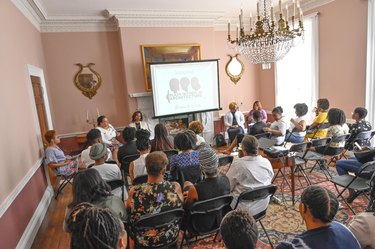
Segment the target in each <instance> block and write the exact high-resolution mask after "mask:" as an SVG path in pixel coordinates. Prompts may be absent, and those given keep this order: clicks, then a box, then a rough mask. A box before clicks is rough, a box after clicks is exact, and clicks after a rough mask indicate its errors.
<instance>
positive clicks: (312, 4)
mask: <svg viewBox="0 0 375 249" xmlns="http://www.w3.org/2000/svg"><path fill="white" fill-rule="evenodd" d="M11 1H12V3H13V4H14V5H15V6H16V7H17V8H18V9H19V10H20V11H21V13H22V14H23V15H24V16H25V17H26V18H27V19H28V20H29V21H30V22H31V23H32V24H33V25H34V26H35V27H36V29H37V30H39V31H40V32H106V31H116V30H118V28H119V27H211V28H214V30H215V31H225V30H226V29H227V22H228V19H231V20H236V19H237V18H238V17H237V16H234V17H233V16H231V17H228V16H224V15H225V11H181V10H123V9H106V10H103V15H102V16H72V15H60V16H51V15H48V12H47V10H46V8H45V7H44V5H43V4H42V3H43V1H41V0H11ZM334 1H335V0H301V7H302V9H303V11H304V12H306V11H309V10H312V9H315V8H317V7H320V6H322V5H325V4H328V3H331V2H334Z"/></svg>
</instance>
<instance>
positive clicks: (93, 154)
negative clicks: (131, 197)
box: [90, 143, 128, 199]
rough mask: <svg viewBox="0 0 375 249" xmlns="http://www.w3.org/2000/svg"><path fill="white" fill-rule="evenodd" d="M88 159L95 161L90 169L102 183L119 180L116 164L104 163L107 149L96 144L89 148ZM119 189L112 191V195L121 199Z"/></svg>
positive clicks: (119, 175)
mask: <svg viewBox="0 0 375 249" xmlns="http://www.w3.org/2000/svg"><path fill="white" fill-rule="evenodd" d="M90 158H91V159H92V160H95V165H94V166H93V167H92V168H93V169H96V170H97V171H98V172H99V174H100V176H101V177H102V178H103V180H104V181H106V182H108V181H113V180H121V179H122V177H121V171H120V168H119V166H118V165H117V164H111V163H105V161H106V160H107V158H108V153H107V147H106V146H105V145H104V144H102V143H97V144H94V145H93V146H91V149H90ZM124 191H125V192H124V199H127V198H128V194H127V193H126V190H124ZM121 193H122V191H121V188H116V189H114V190H112V194H114V195H116V196H119V197H121Z"/></svg>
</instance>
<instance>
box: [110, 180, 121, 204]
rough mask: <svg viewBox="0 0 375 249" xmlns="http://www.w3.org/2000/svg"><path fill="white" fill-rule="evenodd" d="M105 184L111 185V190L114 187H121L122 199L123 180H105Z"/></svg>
mask: <svg viewBox="0 0 375 249" xmlns="http://www.w3.org/2000/svg"><path fill="white" fill-rule="evenodd" d="M107 184H108V185H109V186H110V187H111V189H112V190H114V189H116V188H121V199H122V200H124V184H125V183H124V181H123V180H112V181H107Z"/></svg>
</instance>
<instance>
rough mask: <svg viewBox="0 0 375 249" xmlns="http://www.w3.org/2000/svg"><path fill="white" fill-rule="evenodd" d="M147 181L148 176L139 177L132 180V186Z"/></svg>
mask: <svg viewBox="0 0 375 249" xmlns="http://www.w3.org/2000/svg"><path fill="white" fill-rule="evenodd" d="M147 180H148V175H140V176H137V177H135V178H134V179H133V182H132V185H133V186H134V185H140V184H142V183H146V182H147Z"/></svg>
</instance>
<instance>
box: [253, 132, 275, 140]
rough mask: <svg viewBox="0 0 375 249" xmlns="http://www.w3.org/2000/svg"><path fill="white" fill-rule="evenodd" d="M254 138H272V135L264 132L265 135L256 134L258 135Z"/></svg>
mask: <svg viewBox="0 0 375 249" xmlns="http://www.w3.org/2000/svg"><path fill="white" fill-rule="evenodd" d="M254 137H256V138H257V139H259V138H262V137H264V138H270V137H271V133H269V132H264V133H260V134H256V135H254Z"/></svg>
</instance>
